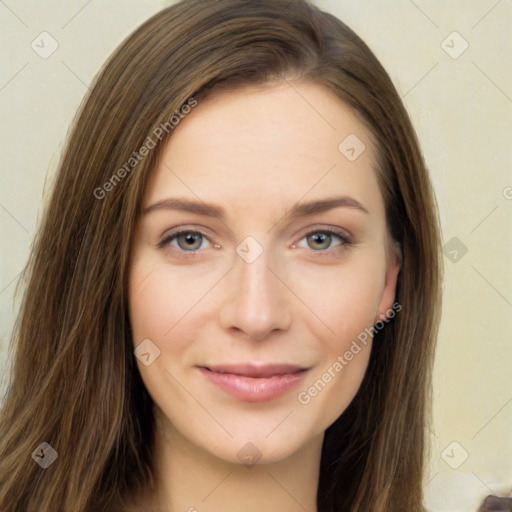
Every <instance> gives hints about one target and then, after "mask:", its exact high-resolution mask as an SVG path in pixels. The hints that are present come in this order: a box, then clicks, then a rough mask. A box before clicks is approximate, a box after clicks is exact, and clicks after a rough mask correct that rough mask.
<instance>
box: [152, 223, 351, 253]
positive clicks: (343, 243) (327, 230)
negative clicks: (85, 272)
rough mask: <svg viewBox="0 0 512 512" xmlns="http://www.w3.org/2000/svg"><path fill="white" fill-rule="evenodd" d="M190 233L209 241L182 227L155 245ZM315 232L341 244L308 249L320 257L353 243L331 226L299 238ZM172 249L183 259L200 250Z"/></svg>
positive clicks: (309, 234) (201, 233) (199, 233)
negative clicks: (334, 237)
mask: <svg viewBox="0 0 512 512" xmlns="http://www.w3.org/2000/svg"><path fill="white" fill-rule="evenodd" d="M190 234H193V235H201V236H202V237H204V238H206V239H207V240H209V241H210V239H209V238H208V236H207V235H206V234H205V233H203V232H201V231H197V230H193V229H182V230H180V231H176V232H174V233H170V234H169V235H167V236H166V237H165V238H163V239H162V240H161V241H160V242H159V243H158V244H157V246H158V248H159V249H166V248H167V247H169V245H170V242H172V241H173V240H175V239H176V238H178V237H179V236H181V235H190ZM315 234H328V235H331V236H336V237H338V238H339V239H340V241H341V244H339V245H337V246H335V247H332V248H328V249H319V250H316V251H315V250H314V249H310V251H311V252H314V253H316V254H318V256H320V257H324V256H330V255H331V253H332V252H333V251H335V250H336V249H340V248H343V247H345V246H350V245H353V241H352V240H351V239H350V238H349V237H348V236H347V235H346V234H345V233H343V232H341V231H338V230H335V229H332V228H324V229H315V230H313V231H309V232H308V233H306V234H305V235H304V236H303V237H302V238H301V239H300V240H302V239H304V238H307V237H309V236H311V235H315ZM300 240H299V241H300ZM210 243H211V241H210ZM295 245H296V244H294V246H295ZM172 250H173V252H177V255H178V257H180V258H184V259H188V258H193V257H195V255H196V253H197V252H201V251H200V250H199V249H197V250H195V251H184V250H183V249H177V248H175V247H172Z"/></svg>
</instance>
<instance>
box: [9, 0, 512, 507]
mask: <svg viewBox="0 0 512 512" xmlns="http://www.w3.org/2000/svg"><path fill="white" fill-rule="evenodd" d="M170 3H171V2H163V1H157V0H152V1H149V0H148V1H120V0H116V1H108V2H107V1H100V0H93V1H89V2H87V1H86V0H80V1H68V0H66V1H64V0H60V1H57V0H51V1H45V2H42V1H39V2H35V1H22V2H14V1H12V0H11V1H7V0H6V1H5V2H1V3H0V23H1V26H2V31H1V32H0V42H1V50H0V51H1V53H2V62H3V65H2V67H1V69H0V111H1V118H2V137H1V145H2V146H1V155H2V158H1V164H2V165H1V171H0V176H1V178H0V179H1V188H0V240H1V257H0V319H1V324H0V337H1V338H0V369H1V370H0V375H1V374H2V373H4V374H5V372H6V371H7V363H8V347H9V335H10V332H11V329H12V325H13V322H14V318H15V310H16V306H17V304H18V303H19V300H18V301H17V302H16V303H14V304H13V299H14V291H15V288H16V284H17V282H18V279H19V273H20V271H21V270H22V268H23V266H24V264H25V262H26V259H27V257H28V254H29V251H30V243H31V240H32V238H33V236H34V233H35V229H36V226H37V224H38V222H39V220H40V216H41V211H42V199H43V196H44V195H45V194H47V193H48V184H47V185H46V189H45V183H46V180H47V177H48V181H50V178H51V176H52V174H53V173H54V172H55V169H56V166H57V163H58V159H59V156H60V151H61V150H62V148H63V145H64V141H65V138H66V135H67V132H68V129H69V127H70V123H71V122H72V120H73V117H74V115H75V112H76V110H77V108H78V106H79V104H80V102H81V100H82V98H83V96H84V94H85V93H86V91H87V88H88V84H89V83H90V82H91V80H92V78H93V77H94V75H95V74H96V73H97V71H98V70H99V68H100V66H101V65H102V64H103V63H104V61H105V60H106V58H107V56H108V55H109V54H110V53H111V52H112V51H113V50H114V49H115V47H116V46H117V45H118V44H119V43H120V42H121V41H122V40H123V39H124V38H125V37H126V36H127V35H128V34H129V33H130V32H132V30H133V29H135V28H136V27H137V26H138V25H140V24H141V23H142V22H143V21H144V20H146V19H147V18H148V17H149V16H151V15H152V14H153V13H155V12H156V11H158V10H160V9H161V8H163V7H165V6H166V5H169V4H170ZM315 3H316V4H317V5H318V6H319V7H321V8H323V9H325V10H328V11H330V12H332V13H333V14H334V15H336V16H337V17H339V18H340V19H342V20H343V21H344V22H346V23H347V24H348V25H349V26H350V27H352V28H353V29H354V30H355V31H356V32H357V33H358V34H359V35H360V36H361V37H362V38H363V40H365V42H367V44H368V45H369V46H370V47H371V48H372V50H373V51H374V52H375V54H376V55H377V57H378V58H379V59H380V60H381V62H382V63H383V65H384V67H385V68H386V69H387V70H388V72H389V73H390V75H391V77H392V79H393V81H394V83H395V85H396V86H397V88H398V90H399V92H400V93H401V95H402V96H403V98H404V102H405V105H406V107H407V109H408V111H409V113H410V115H411V117H412V120H413V124H414V125H415V127H416V129H417V132H418V135H419V139H420V142H421V145H422V148H423V151H424V154H425V158H426V161H427V164H428V166H429V168H430V171H431V174H432V179H433V182H434V186H435V189H436V193H437V198H438V202H439V209H440V214H441V219H442V227H443V236H444V243H446V244H447V245H446V258H445V263H446V276H445V284H444V309H443V319H442V324H441V331H440V338H439V345H438V352H437V358H436V366H435V401H434V428H433V432H432V460H431V463H430V471H429V474H428V475H427V478H426V480H425V490H426V496H427V505H428V506H429V508H430V510H431V511H432V512H472V511H476V509H477V507H478V505H479V503H480V501H481V500H482V499H483V498H484V497H485V496H486V495H487V494H492V493H495V494H501V495H506V494H509V493H512V464H511V461H512V434H511V433H512V386H511V377H510V375H511V370H510V368H511V367H512V364H511V363H512V345H511V343H510V341H511V332H512V314H511V313H512V286H511V284H512V270H511V265H510V262H511V261H512V243H511V242H512V240H511V233H512V231H511V225H512V222H511V220H512V173H511V163H512V162H511V160H512V158H511V152H510V141H511V140H512V133H511V132H512V130H511V125H512V122H511V119H512V99H511V97H512V73H511V68H510V59H511V54H512V52H511V47H512V38H510V36H509V32H510V26H511V21H512V5H511V3H510V2H509V1H508V0H504V1H503V0H501V1H496V0H490V1H487V0H485V1H483V0H482V1H465V2H459V1H455V0H451V1H444V2H440V1H433V0H428V1H427V0H416V1H415V2H413V1H410V0H393V1H389V0H387V1H384V0H380V1H377V0H363V1H361V0H360V1H357V2H355V1H353V0H352V1H350V0H317V1H316V2H315ZM44 31H46V32H48V33H49V34H50V35H51V37H52V38H54V39H55V40H56V41H57V42H58V48H57V50H56V51H55V52H54V53H53V54H52V55H50V56H48V57H47V58H42V57H41V56H40V55H38V53H36V51H34V49H33V48H32V47H31V44H32V42H33V41H35V43H34V44H35V45H37V47H38V48H39V50H38V51H39V52H40V53H44V52H45V51H49V49H50V48H51V44H52V41H51V40H50V39H49V38H48V36H40V34H41V33H42V32H44ZM454 31H455V32H457V33H458V34H453V32H454ZM41 38H46V39H44V41H43V42H41ZM443 41H444V43H443ZM466 44H467V45H468V48H467V49H466V50H465V51H464V52H462V50H463V49H464V48H465V46H466ZM461 52H462V53H461ZM459 53H460V55H459ZM450 54H451V55H450ZM466 251H467V252H466ZM418 293H421V290H418ZM34 349H35V350H37V340H34ZM4 369H5V370H4ZM6 384H7V377H6V376H5V375H4V378H3V379H0V385H2V386H3V390H4V391H5V389H6ZM466 457H467V458H466ZM464 459H466V460H464Z"/></svg>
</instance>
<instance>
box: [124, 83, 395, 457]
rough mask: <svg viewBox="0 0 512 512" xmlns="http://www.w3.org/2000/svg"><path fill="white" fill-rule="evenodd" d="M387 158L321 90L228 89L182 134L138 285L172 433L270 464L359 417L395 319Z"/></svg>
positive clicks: (159, 195) (202, 106) (137, 317)
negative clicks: (383, 160)
mask: <svg viewBox="0 0 512 512" xmlns="http://www.w3.org/2000/svg"><path fill="white" fill-rule="evenodd" d="M363 145H364V146H363ZM375 159H376V153H375V149H374V147H373V145H372V142H371V140H370V135H369V132H368V131H367V129H366V128H365V127H364V125H363V124H362V123H361V122H360V121H359V120H358V118H357V117H355V116H354V115H353V114H352V113H351V111H350V110H349V109H348V108H347V106H345V105H344V104H343V103H342V102H341V101H340V100H339V99H338V98H337V97H336V96H335V95H334V94H333V93H332V92H330V91H329V90H328V89H326V88H324V87H323V86H320V85H316V84H313V83H294V84H293V86H291V85H289V84H288V83H285V84H281V85H278V86H269V87H266V88H259V89H256V88H248V89H243V90H239V91H235V92H223V93H220V94H217V95H214V96H212V97H210V98H209V99H207V100H204V101H202V102H199V104H198V106H197V107H195V108H194V109H193V110H192V112H191V113H190V114H189V115H188V116H187V117H186V118H184V119H183V120H181V122H180V124H179V125H178V126H177V127H175V128H174V131H173V134H172V137H171V138H170V140H169V142H168V143H167V145H166V147H165V148H164V151H163V155H162V158H161V161H160V162H159V164H158V166H157V167H156V169H155V170H154V172H153V174H152V175H151V179H150V182H149V186H148V189H147V193H146V196H145V200H144V204H143V207H144V208H143V210H144V214H143V216H142V218H141V220H140V224H139V226H138V229H137V231H136V236H135V240H134V245H133V252H132V259H131V267H130V278H129V302H130V318H131V324H132V328H133V343H134V349H136V351H135V354H136V355H137V365H138V368H139V370H140V373H141V376H142V379H143V381H144V384H145V386H146V388H147V390H148V392H149V394H150V395H151V397H152V398H153V400H154V403H155V405H156V408H155V412H156V416H157V420H158V422H159V423H158V425H159V427H160V428H164V429H165V430H166V431H167V432H169V433H171V434H172V435H173V436H174V437H173V438H174V439H181V442H183V443H191V444H192V445H194V446H195V447H196V448H200V449H202V450H205V451H207V452H209V453H210V454H213V455H215V456H216V457H219V458H221V459H224V460H227V461H232V462H237V463H247V464H251V463H252V462H256V461H257V460H258V459H259V462H261V463H270V462H274V461H278V460H281V459H283V458H285V457H287V456H290V455H291V454H293V453H295V452H297V451H298V450H299V449H301V448H303V447H305V446H307V445H308V443H311V442H313V441H315V440H316V441H318V440H319V439H321V438H322V436H323V433H324V431H325V430H326V428H327V427H329V426H330V425H331V424H332V423H333V422H334V421H335V420H336V419H337V418H338V417H339V416H340V414H341V413H342V412H343V411H344V410H345V409H346V407H347V406H348V404H349V403H350V402H351V400H352V399H353V397H354V396H355V394H356V392H357V390H358V388H359V386H360V383H361V381H362V379H363V376H364V373H365V370H366V368H367V364H368V359H369V355H370V349H371V336H369V334H368V333H370V332H371V331H370V328H371V327H372V326H373V325H374V324H375V322H380V324H381V325H382V319H383V317H384V315H386V314H388V315H389V313H390V312H392V316H393V315H394V312H393V311H392V309H391V308H392V305H393V302H394V296H395V285H396V277H397V273H398V264H397V263H396V262H395V259H394V257H393V256H392V252H391V251H390V250H388V245H389V244H388V238H387V228H386V222H385V212H384V202H383V198H382V195H381V192H380V190H379V186H378V182H377V176H376V170H375ZM363 340H364V341H363Z"/></svg>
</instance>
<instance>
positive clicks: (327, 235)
mask: <svg viewBox="0 0 512 512" xmlns="http://www.w3.org/2000/svg"><path fill="white" fill-rule="evenodd" d="M336 239H337V240H338V243H337V244H335V245H333V240H336ZM302 240H306V243H307V245H308V247H306V248H309V249H312V250H313V251H314V252H329V251H331V250H334V249H336V248H337V247H340V246H346V245H351V244H352V241H351V240H350V238H349V237H348V236H347V235H346V234H345V233H343V232H340V231H337V230H334V229H321V230H315V231H310V232H309V233H307V234H306V235H305V236H304V237H303V238H302V239H301V241H302ZM294 247H296V245H294Z"/></svg>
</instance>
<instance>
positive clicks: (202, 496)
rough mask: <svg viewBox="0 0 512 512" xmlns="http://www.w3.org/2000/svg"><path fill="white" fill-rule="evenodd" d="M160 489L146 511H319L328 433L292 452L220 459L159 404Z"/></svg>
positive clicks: (156, 467)
mask: <svg viewBox="0 0 512 512" xmlns="http://www.w3.org/2000/svg"><path fill="white" fill-rule="evenodd" d="M155 414H156V416H155V419H156V432H155V445H154V452H153V453H154V455H153V457H154V458H153V464H154V470H155V481H156V488H155V489H148V490H147V495H146V496H144V497H143V498H142V500H139V503H140V504H141V505H142V504H143V508H141V509H140V510H144V511H147V512H163V511H165V512H240V510H243V511H244V512H261V511H262V510H264V511H265V512H283V511H285V510H301V511H307V512H316V510H317V509H316V493H317V488H318V477H319V471H320V457H321V452H322V442H323V437H324V435H323V433H321V434H319V435H318V436H317V437H315V438H313V439H312V440H311V441H310V442H309V443H308V444H307V445H305V446H303V447H301V448H300V449H299V450H298V451H297V452H295V453H293V454H291V455H290V456H289V457H287V458H285V459H283V460H280V461H277V462H274V463H272V464H265V465H263V464H255V465H253V466H251V467H250V466H249V465H244V464H241V463H238V464H236V463H233V462H229V461H225V460H222V459H219V458H217V457H215V456H214V455H212V454H211V453H209V452H206V451H204V450H203V449H202V448H200V447H198V446H196V445H194V444H193V443H191V442H190V441H189V440H188V439H187V438H185V437H183V436H182V435H181V433H180V432H178V431H177V430H176V429H175V428H173V427H172V425H171V424H170V422H169V421H168V420H167V419H166V418H164V417H163V414H162V413H161V411H160V410H159V409H158V407H155Z"/></svg>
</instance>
